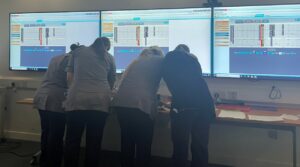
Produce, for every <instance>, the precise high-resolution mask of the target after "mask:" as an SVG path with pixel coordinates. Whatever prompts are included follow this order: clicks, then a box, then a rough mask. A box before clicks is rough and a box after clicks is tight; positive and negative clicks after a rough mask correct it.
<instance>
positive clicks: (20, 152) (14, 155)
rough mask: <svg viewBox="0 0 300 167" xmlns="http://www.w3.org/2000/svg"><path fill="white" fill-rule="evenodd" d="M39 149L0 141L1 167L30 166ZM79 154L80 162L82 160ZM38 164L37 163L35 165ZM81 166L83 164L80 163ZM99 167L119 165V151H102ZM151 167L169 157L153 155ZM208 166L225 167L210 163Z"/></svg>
mask: <svg viewBox="0 0 300 167" xmlns="http://www.w3.org/2000/svg"><path fill="white" fill-rule="evenodd" d="M38 150H39V143H37V142H27V141H14V142H11V141H10V142H4V143H0V166H1V167H31V166H32V165H30V161H31V160H32V155H33V154H34V153H36V152H37V151H38ZM82 157H83V156H81V159H80V162H81V163H82V162H83V158H82ZM35 166H38V165H35ZM81 166H83V165H82V164H81ZM100 166H101V167H120V165H119V153H117V152H109V151H104V152H103V156H102V158H101V164H100ZM151 167H171V162H170V159H168V158H160V157H153V160H152V164H151ZM210 167H225V166H220V165H211V166H210Z"/></svg>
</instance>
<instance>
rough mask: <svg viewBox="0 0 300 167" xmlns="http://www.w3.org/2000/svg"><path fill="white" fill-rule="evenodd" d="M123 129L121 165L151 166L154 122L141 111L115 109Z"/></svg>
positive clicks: (132, 166) (129, 166) (123, 166)
mask: <svg viewBox="0 0 300 167" xmlns="http://www.w3.org/2000/svg"><path fill="white" fill-rule="evenodd" d="M115 110H116V111H117V113H118V119H119V123H120V128H121V165H122V167H134V166H135V163H134V159H135V158H134V157H135V155H136V167H144V166H149V163H150V159H151V145H152V138H153V120H152V119H151V118H150V116H149V115H148V114H146V113H144V112H143V111H141V110H139V109H134V108H125V107H118V108H115Z"/></svg>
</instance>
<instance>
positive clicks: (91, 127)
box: [64, 37, 116, 167]
mask: <svg viewBox="0 0 300 167" xmlns="http://www.w3.org/2000/svg"><path fill="white" fill-rule="evenodd" d="M109 49H110V41H109V39H108V38H105V37H101V38H97V39H96V40H95V42H94V43H93V44H92V45H91V46H89V47H85V46H82V47H80V48H79V49H77V50H76V52H74V53H73V55H72V56H71V57H70V60H69V64H68V68H67V71H68V73H67V74H68V80H69V81H70V83H69V84H70V88H69V90H68V95H67V98H66V101H65V104H64V106H65V110H66V114H67V134H66V151H65V161H64V164H65V167H77V166H78V159H79V153H80V142H81V137H82V134H83V131H84V129H86V152H85V154H86V155H85V166H86V167H96V166H98V161H99V155H100V151H101V142H102V135H103V129H104V125H105V121H106V117H107V116H108V110H109V105H110V101H111V89H112V88H113V85H114V82H115V77H116V68H115V62H114V59H113V57H112V56H111V55H110V54H109V53H108V50H109Z"/></svg>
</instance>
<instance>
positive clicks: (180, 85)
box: [162, 49, 215, 167]
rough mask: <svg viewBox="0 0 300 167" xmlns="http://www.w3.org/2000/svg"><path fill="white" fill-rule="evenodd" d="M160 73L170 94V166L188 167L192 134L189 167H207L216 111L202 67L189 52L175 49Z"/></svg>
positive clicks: (165, 60) (166, 58) (165, 61)
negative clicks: (171, 161) (209, 139)
mask: <svg viewBox="0 0 300 167" xmlns="http://www.w3.org/2000/svg"><path fill="white" fill-rule="evenodd" d="M162 73H163V79H164V80H165V82H166V84H167V86H168V88H169V90H170V92H171V94H172V105H171V113H170V116H171V133H172V142H173V164H174V165H173V166H174V167H186V166H187V165H188V150H189V149H188V147H189V136H190V134H191V137H192V143H191V152H192V162H191V167H207V166H208V138H209V128H210V123H211V121H212V120H213V118H214V117H215V108H214V103H213V99H212V97H211V95H210V92H209V89H208V86H207V84H206V82H205V80H204V79H203V78H202V70H201V66H200V64H199V62H198V61H197V59H195V58H194V57H193V56H192V55H191V54H190V53H188V52H186V51H184V50H181V49H175V50H174V51H171V52H169V53H168V54H167V55H166V57H165V59H164V62H163V70H162Z"/></svg>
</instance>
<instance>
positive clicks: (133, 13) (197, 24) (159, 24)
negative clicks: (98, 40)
mask: <svg viewBox="0 0 300 167" xmlns="http://www.w3.org/2000/svg"><path fill="white" fill-rule="evenodd" d="M101 20H102V25H101V34H102V36H105V37H108V38H109V39H110V41H111V43H112V48H111V50H110V53H111V54H112V55H113V56H114V57H115V61H116V66H117V71H118V72H123V71H124V70H125V69H126V67H127V66H128V65H129V64H130V63H131V62H132V61H133V60H134V59H135V58H136V57H137V56H138V55H139V54H140V53H141V51H142V50H143V49H144V48H145V47H149V46H153V45H155V46H159V47H160V48H161V49H162V50H163V51H164V53H167V52H168V51H171V50H174V49H175V47H176V46H177V45H178V44H186V45H188V46H189V47H190V50H191V53H193V54H194V55H196V56H197V58H198V61H199V62H200V64H201V66H202V71H203V74H204V75H210V74H211V9H210V8H185V9H155V10H124V11H102V13H101Z"/></svg>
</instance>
